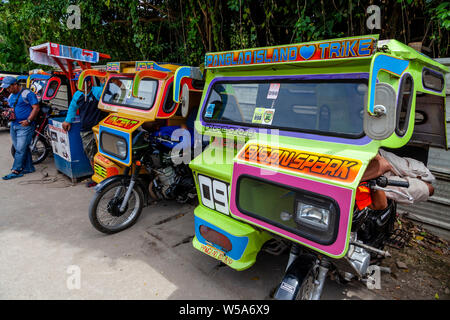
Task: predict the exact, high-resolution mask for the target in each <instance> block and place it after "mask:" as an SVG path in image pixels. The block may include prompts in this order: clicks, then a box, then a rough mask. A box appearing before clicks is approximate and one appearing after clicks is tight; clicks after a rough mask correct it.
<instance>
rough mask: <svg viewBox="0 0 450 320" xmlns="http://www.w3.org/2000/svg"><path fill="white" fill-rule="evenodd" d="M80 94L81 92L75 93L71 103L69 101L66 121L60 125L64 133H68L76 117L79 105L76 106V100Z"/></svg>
mask: <svg viewBox="0 0 450 320" xmlns="http://www.w3.org/2000/svg"><path fill="white" fill-rule="evenodd" d="M81 94H82V92H81V91H77V92H75V94H74V95H73V97H72V101H70V105H69V109H68V110H67V115H66V119H64V122H63V124H62V127H63V129H64V130H65V131H69V130H70V127H71V124H72V121H73V119H74V118H75V116H76V115H77V110H78V109H79V105H78V104H77V101H78V99H79V98H80V95H81Z"/></svg>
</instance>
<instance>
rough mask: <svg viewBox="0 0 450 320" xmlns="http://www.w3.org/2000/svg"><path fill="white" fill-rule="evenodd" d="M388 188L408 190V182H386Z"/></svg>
mask: <svg viewBox="0 0 450 320" xmlns="http://www.w3.org/2000/svg"><path fill="white" fill-rule="evenodd" d="M388 186H393V187H402V188H409V182H408V181H396V180H388Z"/></svg>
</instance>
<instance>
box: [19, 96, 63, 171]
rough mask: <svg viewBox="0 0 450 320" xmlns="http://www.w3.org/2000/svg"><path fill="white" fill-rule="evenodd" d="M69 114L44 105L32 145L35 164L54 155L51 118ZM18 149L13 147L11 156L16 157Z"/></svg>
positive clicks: (40, 111) (40, 110)
mask: <svg viewBox="0 0 450 320" xmlns="http://www.w3.org/2000/svg"><path fill="white" fill-rule="evenodd" d="M66 114H67V111H66V110H59V109H57V108H52V107H51V106H50V105H47V104H42V103H41V106H40V109H39V113H38V116H37V118H36V130H35V131H34V136H33V140H32V141H31V144H30V150H31V156H32V159H33V164H38V163H41V162H42V161H44V160H45V159H46V158H47V157H48V156H49V155H50V154H52V152H53V150H52V140H51V137H50V135H49V131H48V120H49V119H50V118H56V117H63V116H65V115H66ZM15 153H16V149H15V148H14V146H13V145H12V146H11V155H12V156H13V157H14V154H15Z"/></svg>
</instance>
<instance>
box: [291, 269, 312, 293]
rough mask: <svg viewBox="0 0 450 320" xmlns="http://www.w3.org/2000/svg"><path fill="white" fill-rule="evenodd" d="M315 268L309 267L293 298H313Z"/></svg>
mask: <svg viewBox="0 0 450 320" xmlns="http://www.w3.org/2000/svg"><path fill="white" fill-rule="evenodd" d="M316 279H317V269H316V268H311V269H309V271H308V273H307V274H306V276H305V279H304V280H303V283H302V285H301V286H300V288H299V290H298V293H297V296H296V297H295V300H313V296H314V292H315V290H316Z"/></svg>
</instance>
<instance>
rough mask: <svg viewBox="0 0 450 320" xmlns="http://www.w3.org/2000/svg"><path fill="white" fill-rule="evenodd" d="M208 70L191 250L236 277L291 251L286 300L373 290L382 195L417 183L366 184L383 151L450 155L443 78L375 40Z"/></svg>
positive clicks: (211, 57)
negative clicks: (374, 204) (378, 194)
mask: <svg viewBox="0 0 450 320" xmlns="http://www.w3.org/2000/svg"><path fill="white" fill-rule="evenodd" d="M205 69H206V71H207V72H206V75H205V89H204V92H203V96H202V100H201V103H200V106H201V107H200V111H199V114H198V117H197V121H196V123H195V127H196V130H198V131H199V132H201V133H202V134H204V135H207V136H210V137H211V139H212V142H211V144H210V145H209V147H208V148H206V149H205V150H204V151H203V153H202V154H200V155H199V156H197V157H196V158H194V159H193V160H192V162H191V163H190V167H191V169H192V171H193V174H194V178H195V182H196V186H197V193H198V198H199V206H198V207H197V208H196V209H195V212H194V214H195V237H194V239H193V246H194V247H195V248H197V249H198V250H200V251H202V252H204V253H206V254H208V255H210V256H211V257H213V258H215V259H218V260H220V261H222V262H223V263H225V264H226V265H228V266H230V267H231V268H233V269H236V270H244V269H247V268H249V267H251V266H252V265H253V264H254V263H255V261H256V257H257V254H258V252H259V251H260V250H266V251H268V252H270V253H273V254H280V253H281V252H283V251H284V249H286V248H289V247H290V256H289V261H288V265H287V267H286V273H285V275H284V277H283V279H282V281H281V283H280V285H279V286H278V287H277V289H276V292H275V295H274V297H275V298H277V299H319V298H320V296H321V293H322V289H323V285H324V282H325V277H326V275H327V273H328V271H334V272H336V273H337V275H338V276H339V277H340V278H341V279H350V278H351V277H352V276H354V277H357V278H359V279H362V280H363V279H367V278H368V277H369V271H370V270H373V266H372V267H371V260H372V259H373V258H376V257H380V256H383V255H387V254H388V253H387V252H386V251H383V244H384V243H385V240H386V239H387V238H388V237H389V235H390V232H391V231H392V229H393V225H394V222H395V219H396V207H395V201H389V205H388V207H387V208H385V209H384V210H374V209H372V208H371V195H372V192H373V191H375V190H377V191H380V190H381V191H384V192H385V193H389V192H396V193H400V194H402V192H401V191H400V192H399V191H398V190H393V188H392V187H390V186H397V187H403V188H407V187H408V183H405V182H403V181H396V180H391V179H386V178H385V177H380V178H378V177H377V178H376V179H370V180H368V181H362V177H363V174H364V173H365V171H366V168H367V167H368V165H369V162H370V161H371V160H372V159H374V158H375V157H376V155H377V154H378V152H379V149H380V148H382V147H383V148H388V149H389V150H390V151H391V152H398V153H399V154H401V155H402V156H409V157H411V158H418V160H420V161H422V162H426V160H427V154H428V148H429V146H430V145H433V146H438V147H442V148H446V146H447V142H446V132H445V130H446V124H445V119H446V118H445V80H444V73H445V72H448V70H447V68H446V67H445V66H443V65H441V64H439V63H437V62H435V61H433V60H432V59H430V58H428V57H427V56H425V55H423V54H420V53H418V52H417V51H415V50H413V49H412V48H410V47H408V46H406V45H404V44H402V43H400V42H398V41H396V40H385V41H379V40H378V36H374V35H370V36H362V37H352V38H344V39H335V40H327V41H320V42H310V43H301V44H292V45H286V46H278V47H268V48H257V49H248V50H239V51H231V52H218V53H208V54H206V56H205ZM404 196H405V197H408V196H407V195H404ZM280 276H281V275H280Z"/></svg>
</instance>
